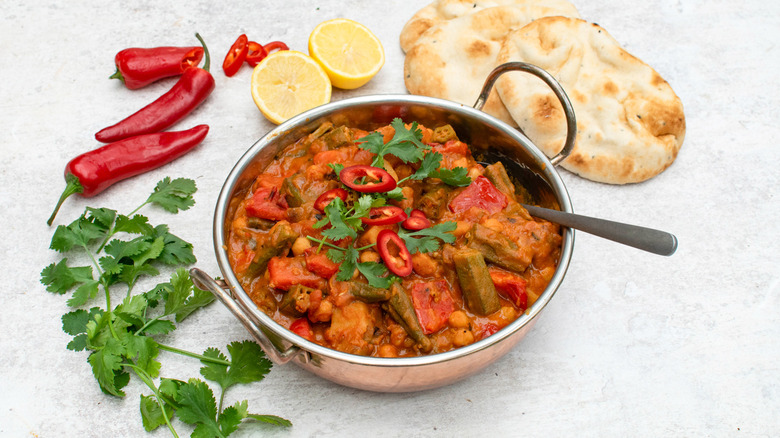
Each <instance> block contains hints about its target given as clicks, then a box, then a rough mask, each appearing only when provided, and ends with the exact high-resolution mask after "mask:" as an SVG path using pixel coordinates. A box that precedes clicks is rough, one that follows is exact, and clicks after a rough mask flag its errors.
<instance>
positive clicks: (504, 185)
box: [484, 161, 517, 201]
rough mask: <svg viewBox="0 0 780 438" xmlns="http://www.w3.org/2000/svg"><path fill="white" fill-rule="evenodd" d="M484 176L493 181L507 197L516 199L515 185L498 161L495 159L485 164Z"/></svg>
mask: <svg viewBox="0 0 780 438" xmlns="http://www.w3.org/2000/svg"><path fill="white" fill-rule="evenodd" d="M484 175H485V177H486V178H487V179H489V180H490V182H492V183H493V185H494V186H496V188H497V189H498V190H499V191H500V192H501V193H503V194H504V195H506V197H507V198H509V199H511V200H513V201H516V200H517V199H516V197H515V185H514V183H513V182H512V180H511V179H509V174H508V173H507V171H506V167H504V164H503V163H502V162H500V161H497V162H495V163H493V164H491V165H488V166H485V173H484Z"/></svg>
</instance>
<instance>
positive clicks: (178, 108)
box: [95, 34, 214, 143]
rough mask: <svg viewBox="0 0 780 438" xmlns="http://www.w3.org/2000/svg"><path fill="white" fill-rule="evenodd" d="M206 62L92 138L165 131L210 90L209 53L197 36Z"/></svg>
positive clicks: (108, 139) (105, 139)
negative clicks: (158, 95) (165, 91)
mask: <svg viewBox="0 0 780 438" xmlns="http://www.w3.org/2000/svg"><path fill="white" fill-rule="evenodd" d="M195 36H196V37H197V38H198V40H200V42H201V44H203V51H204V53H205V55H206V61H205V63H204V64H203V68H195V67H193V68H188V69H187V70H185V71H184V73H183V74H182V75H181V77H180V78H179V80H178V82H176V84H174V86H173V88H171V89H170V90H169V91H168V92H167V93H165V94H163V95H162V96H160V97H159V98H158V99H157V100H155V101H154V102H152V103H150V104H149V105H147V106H145V107H143V108H141V109H140V110H138V111H137V112H136V113H134V114H132V115H130V116H129V117H127V118H126V119H124V120H122V121H121V122H118V123H117V124H115V125H112V126H109V127H107V128H104V129H102V130H100V131H99V132H98V133H97V134H95V138H96V139H97V140H98V141H101V142H103V143H110V142H114V141H117V140H121V139H123V138H127V137H132V136H134V135H140V134H151V133H153V132H160V131H162V130H163V129H166V128H168V127H169V126H171V125H173V124H174V123H176V122H177V121H179V120H180V119H181V118H182V117H184V116H186V115H187V114H189V113H190V112H192V110H194V109H195V108H196V107H197V106H198V105H200V104H201V103H202V102H203V101H204V100H206V98H207V97H208V96H209V94H211V92H212V91H213V90H214V78H213V77H212V76H211V73H209V65H210V60H209V51H208V48H207V47H206V43H205V42H203V39H202V38H201V37H200V35H198V34H195Z"/></svg>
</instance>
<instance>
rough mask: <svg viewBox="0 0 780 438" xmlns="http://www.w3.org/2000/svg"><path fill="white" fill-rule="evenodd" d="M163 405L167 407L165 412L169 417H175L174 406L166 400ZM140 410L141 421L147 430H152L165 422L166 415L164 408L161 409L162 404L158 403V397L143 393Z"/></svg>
mask: <svg viewBox="0 0 780 438" xmlns="http://www.w3.org/2000/svg"><path fill="white" fill-rule="evenodd" d="M163 406H164V407H165V413H166V414H167V416H168V419H171V418H173V414H174V410H173V407H172V406H171V405H170V404H169V403H166V402H163ZM140 411H141V421H142V422H143V425H144V429H146V431H147V432H151V431H153V430H155V429H157V428H158V427H160V426H162V425H164V424H165V417H164V416H163V411H162V409H160V404H159V403H157V398H156V397H154V396H150V395H141V403H140Z"/></svg>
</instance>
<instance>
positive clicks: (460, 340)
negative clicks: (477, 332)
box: [452, 328, 474, 347]
mask: <svg viewBox="0 0 780 438" xmlns="http://www.w3.org/2000/svg"><path fill="white" fill-rule="evenodd" d="M452 343H453V344H454V345H455V346H456V347H464V346H466V345H469V344H473V343H474V333H472V332H471V330H467V329H465V328H463V329H457V330H455V335H454V336H453V337H452Z"/></svg>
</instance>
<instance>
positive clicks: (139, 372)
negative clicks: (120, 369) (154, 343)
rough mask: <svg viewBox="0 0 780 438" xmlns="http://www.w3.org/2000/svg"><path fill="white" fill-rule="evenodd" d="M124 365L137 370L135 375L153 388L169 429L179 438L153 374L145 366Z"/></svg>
mask: <svg viewBox="0 0 780 438" xmlns="http://www.w3.org/2000/svg"><path fill="white" fill-rule="evenodd" d="M122 365H123V366H126V367H128V368H131V369H132V370H133V371H135V375H136V376H138V378H139V379H141V381H142V382H144V383H146V386H148V387H149V389H151V390H152V392H153V393H154V398H155V399H157V405H158V406H160V411H162V416H163V420H165V424H167V425H168V429H169V430H170V431H171V434H173V436H175V437H176V438H179V435H178V434H177V433H176V429H174V428H173V424H171V420H170V419H169V418H168V413H167V412H165V405H164V404H163V397H162V394H160V390H159V389H158V388H157V386H156V385H155V384H154V382H153V381H152V376H150V375H149V373H147V372H146V371H144V370H143V368H141V367H139V366H137V365H135V364H132V363H125V364H122Z"/></svg>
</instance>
